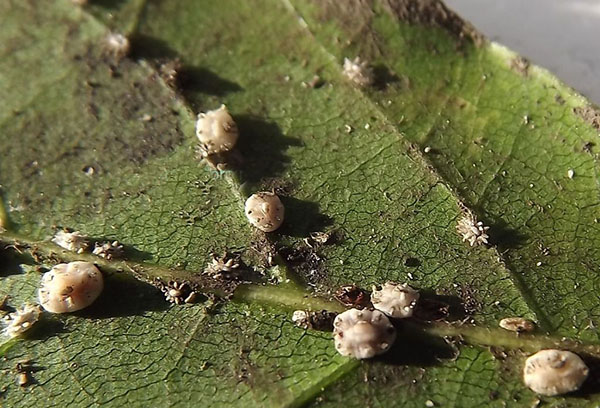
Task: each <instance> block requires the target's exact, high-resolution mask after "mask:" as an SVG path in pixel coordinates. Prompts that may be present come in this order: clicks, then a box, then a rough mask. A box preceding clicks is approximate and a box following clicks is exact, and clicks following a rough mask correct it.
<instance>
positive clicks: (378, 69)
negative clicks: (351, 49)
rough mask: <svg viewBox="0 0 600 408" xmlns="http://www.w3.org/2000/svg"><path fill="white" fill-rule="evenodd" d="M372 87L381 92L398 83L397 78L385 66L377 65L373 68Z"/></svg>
mask: <svg viewBox="0 0 600 408" xmlns="http://www.w3.org/2000/svg"><path fill="white" fill-rule="evenodd" d="M373 77H374V79H373V87H375V88H376V89H378V90H380V91H382V90H385V89H386V88H387V87H388V86H390V85H391V84H393V83H395V82H398V81H400V79H399V78H398V76H397V75H396V74H395V73H394V72H392V71H391V70H390V69H389V68H388V67H386V66H385V65H382V64H379V65H375V66H374V67H373Z"/></svg>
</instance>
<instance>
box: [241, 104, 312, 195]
mask: <svg viewBox="0 0 600 408" xmlns="http://www.w3.org/2000/svg"><path fill="white" fill-rule="evenodd" d="M234 119H235V121H236V123H237V125H238V128H239V131H240V138H239V141H238V145H237V150H238V151H239V153H240V156H241V163H239V164H238V165H236V166H235V167H236V170H237V171H238V172H239V173H240V177H241V179H242V180H243V181H244V182H251V183H256V182H258V181H261V180H262V179H265V178H269V177H278V176H280V175H281V174H282V173H283V171H284V170H285V169H286V168H287V166H288V165H289V163H290V161H291V160H290V158H289V156H287V155H286V154H285V151H286V150H287V149H288V148H289V147H290V146H302V144H301V143H300V140H298V139H296V138H293V137H289V136H285V135H283V134H282V133H281V130H280V129H279V126H277V125H276V124H275V123H271V122H266V121H264V120H261V119H259V118H256V117H252V116H247V115H235V116H234ZM284 204H285V203H284Z"/></svg>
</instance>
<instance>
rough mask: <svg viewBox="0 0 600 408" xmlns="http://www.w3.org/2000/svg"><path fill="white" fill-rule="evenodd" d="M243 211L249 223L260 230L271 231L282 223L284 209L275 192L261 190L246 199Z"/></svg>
mask: <svg viewBox="0 0 600 408" xmlns="http://www.w3.org/2000/svg"><path fill="white" fill-rule="evenodd" d="M244 211H245V212H246V217H247V218H248V221H250V224H252V225H254V226H255V227H256V228H258V229H259V230H261V231H264V232H273V231H275V230H276V229H277V228H279V227H280V226H281V224H282V223H283V217H284V213H285V209H284V207H283V203H282V202H281V200H280V199H279V197H278V196H277V194H275V193H270V192H267V191H263V192H260V193H256V194H252V195H251V196H250V197H248V199H247V200H246V204H245V205H244Z"/></svg>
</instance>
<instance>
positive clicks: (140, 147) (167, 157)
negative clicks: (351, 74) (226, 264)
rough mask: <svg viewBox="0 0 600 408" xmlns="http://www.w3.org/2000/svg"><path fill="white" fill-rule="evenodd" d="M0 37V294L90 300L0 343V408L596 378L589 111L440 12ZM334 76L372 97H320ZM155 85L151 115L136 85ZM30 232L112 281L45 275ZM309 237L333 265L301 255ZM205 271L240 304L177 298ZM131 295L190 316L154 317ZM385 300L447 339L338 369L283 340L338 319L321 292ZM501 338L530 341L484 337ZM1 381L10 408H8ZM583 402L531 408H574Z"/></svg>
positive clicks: (240, 17) (367, 12)
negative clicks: (311, 319)
mask: <svg viewBox="0 0 600 408" xmlns="http://www.w3.org/2000/svg"><path fill="white" fill-rule="evenodd" d="M0 16H2V17H0V39H1V41H0V56H1V58H0V79H1V80H0V95H1V98H0V134H1V135H2V140H3V143H2V144H1V145H0V151H1V154H2V160H1V161H0V182H1V185H2V193H3V199H4V204H5V207H6V209H5V210H6V211H0V220H2V223H3V225H4V226H5V228H6V229H7V230H8V231H7V232H5V233H4V234H3V235H1V236H0V237H1V239H2V240H3V241H5V242H7V245H6V247H5V250H4V253H3V254H2V255H3V257H4V258H5V259H6V261H7V262H5V263H4V265H5V266H4V267H3V269H2V272H3V273H2V278H1V280H0V295H8V296H10V298H9V300H8V303H9V304H10V305H11V306H20V305H21V303H23V302H27V301H29V302H32V301H35V298H36V290H37V285H38V282H39V279H40V274H39V272H40V270H41V269H42V268H47V267H51V266H52V264H54V263H56V262H59V261H69V260H74V259H89V260H92V261H95V262H97V263H98V265H99V266H100V267H101V268H102V269H103V271H104V272H105V276H106V280H107V287H106V289H105V291H104V293H103V295H102V296H101V297H100V298H99V300H98V301H97V302H96V303H95V304H94V305H93V306H92V307H90V308H89V309H86V310H84V311H81V312H78V313H75V314H71V315H67V316H49V315H45V316H44V317H43V318H42V320H41V322H40V323H39V324H38V325H37V327H36V328H34V329H33V330H32V333H29V334H28V335H27V336H25V337H24V338H23V339H20V340H18V341H14V340H9V341H8V342H6V343H4V345H3V346H2V348H1V349H0V350H1V352H2V353H3V355H4V357H5V361H4V363H3V365H4V367H3V368H4V369H5V370H6V371H5V372H6V373H7V375H4V376H3V377H2V379H1V380H0V381H1V386H2V387H3V388H2V389H3V393H2V397H1V398H2V399H3V402H5V403H6V405H8V406H15V405H17V404H21V405H26V404H28V405H31V406H54V405H61V406H62V405H65V404H71V405H74V406H84V405H92V404H108V405H111V406H123V405H125V404H133V405H134V406H138V405H143V404H148V403H150V404H152V405H156V406H165V405H177V406H188V405H190V406H191V405H197V403H198V402H202V403H205V404H207V405H210V406H300V405H305V404H308V403H313V404H315V405H324V406H328V405H332V406H333V405H336V406H337V405H340V404H342V403H343V404H345V405H350V406H365V405H368V406H371V405H373V406H391V405H402V406H415V407H422V406H425V405H426V404H428V403H430V402H432V403H434V404H435V406H438V405H439V406H460V407H468V406H482V405H501V404H505V405H510V406H529V405H531V404H532V403H534V402H535V401H536V400H537V398H538V397H537V396H535V394H533V393H532V392H531V391H529V390H528V389H526V387H525V386H524V385H523V384H522V382H521V379H520V371H521V367H522V363H523V361H524V358H525V357H526V356H527V355H528V353H531V352H533V351H535V350H537V349H540V348H545V347H564V348H570V349H573V350H574V351H577V352H580V353H581V354H583V355H584V357H586V359H587V361H588V362H590V363H592V362H593V361H594V357H598V356H600V354H599V353H598V352H597V351H598V347H597V346H598V332H597V330H596V328H595V327H596V320H597V317H598V316H597V314H598V310H600V309H599V308H598V306H599V304H598V299H597V296H596V295H595V290H594V289H595V288H596V287H597V285H598V277H597V274H596V273H595V264H594V260H596V259H598V255H599V254H598V249H597V248H598V241H599V240H600V234H599V233H598V232H599V231H598V227H597V223H596V219H597V218H596V217H598V215H596V214H597V212H598V194H597V182H598V177H597V175H596V168H597V165H596V161H595V160H596V154H595V152H594V145H593V144H594V143H595V140H596V138H597V136H598V129H597V128H594V123H596V122H594V120H595V119H594V118H595V116H594V115H595V113H594V110H593V108H591V107H590V106H588V104H587V102H586V101H585V100H584V99H583V98H582V97H580V96H578V95H576V94H575V93H574V92H573V91H572V90H570V89H568V88H566V87H565V86H564V85H562V84H561V83H560V82H559V81H558V80H556V79H555V78H554V77H552V76H551V74H549V73H548V72H546V71H544V70H542V69H540V68H537V67H534V66H528V64H526V63H525V62H524V60H522V59H520V57H518V56H516V55H514V54H512V53H511V52H510V51H508V50H506V49H505V48H503V47H501V46H500V45H497V44H494V43H488V42H487V41H485V40H484V39H482V38H481V36H480V35H479V34H478V33H477V32H476V31H475V30H474V29H472V28H471V27H469V26H468V25H467V24H465V23H463V22H462V21H461V20H460V19H459V18H458V17H456V16H455V15H453V14H452V13H451V12H449V11H448V10H446V9H445V8H444V6H443V5H442V4H441V3H438V2H436V1H433V0H431V1H414V2H408V1H401V0H395V1H391V0H390V1H384V0H380V1H372V2H371V1H369V2H352V3H348V2H334V1H318V2H317V1H313V2H309V1H300V0H298V1H296V0H293V1H287V0H282V1H275V0H261V1H256V2H237V1H233V0H222V1H220V2H210V1H203V2H197V1H191V0H184V1H177V2H175V1H169V0H163V1H156V2H145V1H132V2H97V3H96V2H92V4H91V5H89V6H85V7H84V8H79V7H77V6H74V5H73V4H72V3H71V2H70V1H67V0H56V1H53V2H51V3H50V4H48V5H46V6H45V7H38V6H37V5H35V4H34V3H33V2H5V3H3V4H0ZM111 30H112V31H120V32H123V33H125V34H126V35H128V36H129V38H130V39H131V43H132V51H131V56H130V57H129V58H126V59H122V60H119V59H117V58H115V57H114V56H113V55H111V53H110V50H109V49H108V48H107V45H106V41H105V39H106V36H107V35H108V34H109V32H110V31H111ZM356 55H360V56H361V57H363V58H364V59H367V60H368V61H370V62H371V64H372V65H373V66H374V67H375V75H376V77H375V79H376V81H375V84H374V86H371V87H367V88H364V89H361V88H358V87H356V86H354V85H353V84H352V83H350V82H349V81H348V80H347V79H346V78H345V77H344V76H343V75H342V71H341V64H342V62H343V58H344V57H348V58H354V57H355V56H356ZM176 58H177V59H179V61H180V62H181V64H182V67H181V68H180V85H181V86H180V89H178V90H173V89H171V88H169V86H168V85H167V83H166V81H165V80H164V78H163V77H161V74H160V70H161V64H165V63H167V62H168V61H172V60H174V59H176ZM316 75H317V76H318V80H316V79H315V76H316ZM311 84H312V85H311ZM221 103H225V104H226V105H227V106H228V108H229V110H230V111H231V113H232V115H233V117H234V118H235V120H236V122H237V123H238V126H239V128H240V133H241V137H240V139H241V140H240V143H239V144H240V146H239V148H238V153H239V156H240V158H241V160H240V161H239V163H238V164H237V166H235V167H234V169H233V170H226V171H216V170H214V169H212V168H211V167H210V166H208V165H207V164H206V163H205V162H202V161H200V160H199V159H198V158H197V155H196V153H195V137H194V130H193V127H194V120H195V113H197V112H199V111H205V110H208V109H214V108H216V107H218V106H219V105H220V104H221ZM348 129H350V131H348ZM569 170H573V174H574V176H573V177H572V178H571V177H569V175H568V174H569ZM264 189H276V190H277V191H278V192H279V193H280V194H281V195H282V196H283V200H284V204H285V206H286V221H285V224H284V226H283V227H282V229H281V230H280V231H278V232H277V233H273V234H270V235H269V236H268V237H267V236H265V235H264V234H261V233H258V232H256V231H253V230H252V229H251V228H250V226H249V225H248V223H247V221H246V220H245V217H244V214H243V203H244V199H245V197H246V196H247V195H249V194H250V193H252V192H254V191H259V190H264ZM469 213H473V214H475V215H476V216H477V217H478V218H479V219H481V220H482V221H483V222H484V223H485V224H486V225H490V226H491V229H490V231H489V232H490V239H491V244H492V245H490V246H489V247H486V246H476V247H470V246H469V245H468V244H467V243H465V242H462V239H461V236H460V235H459V234H458V233H457V231H456V224H457V222H458V220H460V219H461V218H462V217H463V216H465V214H469ZM56 226H60V227H69V228H73V229H76V230H80V231H82V232H83V233H85V234H86V235H87V236H89V237H92V238H94V239H111V240H114V239H117V240H119V241H120V242H122V243H124V244H125V245H126V246H127V251H126V254H127V259H126V260H125V261H107V260H102V259H100V258H95V257H94V256H93V255H89V254H88V255H85V254H84V255H78V254H73V253H67V252H65V251H61V250H59V249H58V248H56V247H55V246H54V245H53V244H49V243H48V242H47V241H48V240H49V238H50V237H51V236H52V235H53V233H54V231H55V229H56ZM316 231H335V236H336V237H337V240H336V242H335V243H333V244H332V245H325V246H317V247H311V246H308V245H307V244H306V242H305V238H307V237H308V236H309V234H310V233H311V232H316ZM309 242H310V241H309ZM11 248H12V249H11ZM15 248H16V249H17V250H18V251H20V252H24V253H29V254H32V255H33V258H27V257H24V256H22V255H19V254H15V253H14V249H15ZM225 251H229V252H233V253H239V254H240V256H241V258H242V260H243V261H244V262H245V264H246V265H248V267H249V269H250V270H252V271H254V272H255V275H259V277H258V278H257V279H256V282H255V283H249V284H245V285H242V286H239V287H238V288H237V289H236V288H235V287H234V286H233V285H231V284H230V283H223V282H220V281H214V280H211V279H209V278H207V277H206V276H204V275H203V274H201V271H202V270H203V268H204V267H205V266H206V264H207V262H209V261H210V260H211V258H212V257H211V253H216V254H221V253H223V252H225ZM268 255H272V256H274V259H275V263H274V264H270V263H269V262H268V261H267V258H268ZM132 277H136V278H140V279H142V280H144V281H146V282H150V283H156V280H155V279H156V278H161V279H162V280H163V281H168V280H171V279H175V280H187V281H189V282H191V283H192V284H193V285H195V287H198V288H202V289H203V290H205V291H206V292H209V293H213V294H216V295H217V297H216V298H215V297H214V296H212V295H211V296H208V297H206V298H204V299H203V300H202V301H201V302H200V303H199V304H195V305H183V306H175V305H169V304H168V303H166V302H165V301H164V297H163V295H162V294H161V293H160V291H159V290H158V289H156V288H155V287H154V286H152V285H150V284H148V283H144V282H142V281H139V280H135V279H133V278H132ZM386 280H394V281H408V282H409V283H410V284H411V285H413V286H415V287H418V288H420V289H422V290H423V299H425V300H426V301H427V300H439V299H443V300H444V301H446V302H448V303H450V305H451V311H452V313H451V315H450V316H449V318H457V319H458V318H460V319H464V320H465V322H467V323H469V324H462V325H461V324H454V325H448V324H444V323H437V324H436V323H418V322H412V323H410V322H409V323H405V324H403V325H402V327H401V328H400V334H399V341H398V344H397V345H396V346H395V347H394V348H393V349H392V350H391V351H390V352H389V353H387V354H385V355H384V356H382V357H381V358H377V359H375V360H374V361H366V362H362V363H360V364H359V363H358V362H356V361H353V360H350V359H348V358H344V357H341V356H340V355H338V354H337V352H336V351H335V349H334V347H333V342H332V340H331V334H330V333H327V332H320V331H316V330H305V329H302V328H299V327H296V326H294V324H293V323H292V322H291V319H290V316H291V312H292V311H293V310H294V309H296V308H307V309H314V310H318V309H330V310H332V311H339V310H343V308H342V307H341V306H340V305H338V304H336V303H335V302H332V301H331V300H330V298H331V293H332V292H333V291H335V290H336V289H337V288H338V287H339V286H340V285H343V284H356V285H359V286H361V287H365V288H367V289H369V288H370V286H371V285H373V284H378V283H381V282H384V281H386ZM276 282H281V283H278V284H277V283H276ZM309 288H310V289H309ZM230 293H231V294H232V297H231V299H230V300H229V301H224V300H223V299H222V297H223V296H224V295H226V294H230ZM455 309H456V310H455ZM508 316H523V317H527V318H531V319H533V320H535V321H536V322H537V323H538V326H539V330H538V332H537V333H536V334H534V335H531V336H529V335H523V336H516V335H513V334H512V333H507V332H502V331H500V329H486V328H485V327H492V328H493V327H495V326H496V325H497V322H498V320H499V319H501V318H503V317H508ZM470 323H473V324H476V325H477V326H472V325H471V324H470ZM545 333H549V334H550V336H547V335H546V334H545ZM448 336H450V337H452V338H454V339H462V340H463V341H456V342H452V343H451V344H447V343H445V342H444V341H443V340H441V339H442V338H444V337H448ZM562 336H567V337H570V338H572V339H574V340H578V341H580V342H581V343H577V342H572V341H561V340H558V338H559V337H562ZM23 359H31V360H32V362H33V364H34V367H35V370H34V372H32V373H31V377H32V378H33V379H34V381H35V382H34V383H33V384H32V385H30V386H27V387H22V389H20V387H19V386H18V385H17V384H16V371H15V368H14V367H15V365H16V363H17V362H18V361H20V360H23ZM595 373H596V371H595V368H594V366H592V377H593V376H594V375H595ZM595 388H596V384H595V381H593V379H592V380H589V381H588V383H586V386H585V387H584V390H583V391H582V392H579V393H577V394H575V395H572V396H568V397H559V398H547V402H548V403H549V404H550V405H559V404H563V405H565V404H566V405H570V406H588V405H589V406H595V405H597V403H598V401H599V398H598V394H597V393H595Z"/></svg>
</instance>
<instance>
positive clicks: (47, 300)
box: [38, 261, 104, 313]
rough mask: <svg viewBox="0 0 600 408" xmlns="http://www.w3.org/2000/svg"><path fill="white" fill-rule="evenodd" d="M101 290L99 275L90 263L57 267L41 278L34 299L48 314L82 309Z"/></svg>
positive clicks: (74, 263)
mask: <svg viewBox="0 0 600 408" xmlns="http://www.w3.org/2000/svg"><path fill="white" fill-rule="evenodd" d="M103 288H104V280H103V278H102V273H101V272H100V271H99V270H98V268H96V266H95V265H94V264H93V263H91V262H82V261H75V262H70V263H68V264H64V263H63V264H58V265H56V266H54V267H53V268H52V269H51V270H50V271H48V272H46V273H45V274H44V276H43V277H42V284H41V287H40V289H39V290H38V297H39V300H40V304H41V305H42V307H43V308H44V309H45V310H47V311H48V312H51V313H69V312H75V311H77V310H81V309H84V308H86V307H88V306H89V305H91V304H92V303H93V302H94V301H95V300H96V299H97V298H98V296H100V293H101V292H102V289H103Z"/></svg>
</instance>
